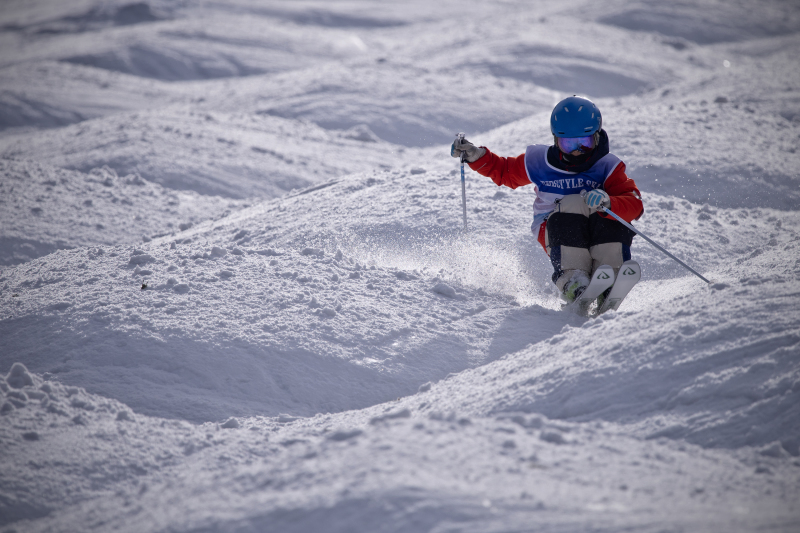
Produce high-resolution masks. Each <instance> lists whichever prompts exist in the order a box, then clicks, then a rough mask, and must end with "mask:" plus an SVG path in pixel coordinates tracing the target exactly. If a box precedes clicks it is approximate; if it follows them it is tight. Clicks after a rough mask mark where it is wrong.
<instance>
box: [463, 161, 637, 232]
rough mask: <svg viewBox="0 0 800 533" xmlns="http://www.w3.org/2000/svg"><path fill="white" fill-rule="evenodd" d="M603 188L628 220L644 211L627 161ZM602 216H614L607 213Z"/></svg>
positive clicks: (616, 169) (612, 207) (635, 217)
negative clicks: (627, 169)
mask: <svg viewBox="0 0 800 533" xmlns="http://www.w3.org/2000/svg"><path fill="white" fill-rule="evenodd" d="M478 161H480V159H479V160H478ZM603 189H604V190H605V191H606V192H607V193H608V196H609V197H611V210H612V211H613V212H614V213H616V214H617V215H619V216H620V217H621V218H622V219H624V220H625V221H626V222H632V221H634V220H636V219H638V218H639V217H640V216H642V213H644V204H642V194H641V193H640V192H639V189H637V188H636V183H635V182H634V181H633V180H632V179H630V178H629V177H628V176H627V175H626V174H625V163H622V162H620V164H619V165H617V168H615V169H614V171H613V172H612V173H611V174H610V175H609V176H608V177H607V178H606V181H605V183H604V184H603ZM602 216H604V217H606V218H612V217H611V216H609V215H606V214H603V215H602Z"/></svg>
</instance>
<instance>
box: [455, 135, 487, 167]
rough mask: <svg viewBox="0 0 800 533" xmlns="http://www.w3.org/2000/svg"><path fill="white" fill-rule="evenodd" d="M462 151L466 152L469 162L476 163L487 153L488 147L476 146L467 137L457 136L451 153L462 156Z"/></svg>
mask: <svg viewBox="0 0 800 533" xmlns="http://www.w3.org/2000/svg"><path fill="white" fill-rule="evenodd" d="M462 153H464V154H466V156H467V157H466V161H467V163H474V162H475V161H477V160H478V159H480V158H481V157H483V155H484V154H485V153H486V149H485V148H480V147H478V146H475V145H474V144H472V143H471V142H469V141H468V140H466V139H463V138H462V139H459V138H457V139H456V140H455V141H454V142H453V145H452V146H451V147H450V155H451V156H453V157H458V158H461V154H462Z"/></svg>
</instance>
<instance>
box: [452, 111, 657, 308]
mask: <svg viewBox="0 0 800 533" xmlns="http://www.w3.org/2000/svg"><path fill="white" fill-rule="evenodd" d="M550 130H551V131H552V133H553V138H554V143H553V145H552V146H547V145H544V144H534V145H531V146H528V148H527V150H526V151H525V153H524V154H522V155H520V156H519V157H500V156H498V155H495V154H493V153H492V152H490V151H489V150H488V149H487V148H486V147H484V146H482V147H477V146H475V145H473V144H472V143H471V142H469V141H467V140H466V139H456V141H455V142H454V143H453V145H452V147H451V149H450V155H452V156H453V157H461V154H462V153H463V154H464V155H465V159H466V161H467V162H468V163H469V166H470V168H471V169H472V170H474V171H476V172H478V173H480V174H482V175H484V176H488V177H490V178H492V181H494V182H495V183H496V184H497V185H505V186H506V187H510V188H512V189H516V188H517V187H522V186H523V185H528V184H531V183H533V184H534V186H535V190H536V200H535V201H534V203H533V224H532V225H531V231H532V232H533V234H534V235H535V236H536V237H537V240H538V241H539V243H540V244H541V245H542V247H543V248H544V250H545V252H546V253H547V255H548V256H549V257H550V262H551V263H552V264H553V268H554V270H555V272H553V277H552V279H553V283H555V284H556V286H557V287H558V290H559V291H560V293H561V295H562V297H563V298H564V300H566V301H567V302H573V301H575V300H576V299H577V298H578V297H580V295H581V294H582V293H583V291H584V290H585V289H586V287H587V286H588V285H589V279H590V278H591V276H592V274H594V271H595V269H597V267H599V266H600V265H610V266H611V267H613V268H614V275H615V277H616V275H617V273H618V271H619V268H620V266H621V265H622V263H623V262H625V261H627V260H629V259H630V258H631V249H630V246H631V241H632V240H633V236H634V233H633V232H632V231H631V230H629V229H628V228H626V227H625V226H623V225H622V224H620V223H619V222H618V221H616V220H614V219H613V218H611V217H610V216H608V215H606V214H605V213H599V212H598V211H597V210H598V208H599V207H600V206H604V207H607V208H609V209H611V211H613V212H614V213H616V214H617V215H619V216H620V217H621V218H623V219H624V220H626V221H627V222H631V221H633V220H635V219H638V218H639V217H640V216H642V213H643V212H644V206H643V205H642V199H641V194H640V193H639V189H637V188H636V184H635V183H634V182H633V180H632V179H630V178H629V177H628V176H627V175H626V174H625V163H623V162H622V161H621V160H620V159H619V158H618V157H616V156H615V155H613V154H611V153H609V147H608V135H607V134H606V132H605V130H603V119H602V116H601V115H600V110H599V109H598V108H597V106H596V105H595V104H594V103H593V102H592V101H591V100H589V99H587V98H582V97H579V96H571V97H569V98H565V99H564V100H562V101H561V102H559V103H558V104H556V107H555V108H554V109H553V112H552V113H551V114H550Z"/></svg>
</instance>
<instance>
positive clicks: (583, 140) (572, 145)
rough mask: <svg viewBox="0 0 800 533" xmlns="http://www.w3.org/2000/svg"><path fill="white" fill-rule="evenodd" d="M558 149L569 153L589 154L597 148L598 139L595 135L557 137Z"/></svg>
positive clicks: (575, 154)
mask: <svg viewBox="0 0 800 533" xmlns="http://www.w3.org/2000/svg"><path fill="white" fill-rule="evenodd" d="M556 145H557V146H558V149H559V150H561V151H562V152H564V153H565V154H569V155H574V156H578V155H582V154H588V153H589V152H591V151H592V150H594V149H595V147H596V145H597V141H596V139H595V135H588V136H586V137H556Z"/></svg>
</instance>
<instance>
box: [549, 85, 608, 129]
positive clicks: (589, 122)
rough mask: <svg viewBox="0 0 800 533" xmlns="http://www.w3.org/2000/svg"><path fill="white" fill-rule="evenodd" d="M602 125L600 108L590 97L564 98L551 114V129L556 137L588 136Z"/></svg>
mask: <svg viewBox="0 0 800 533" xmlns="http://www.w3.org/2000/svg"><path fill="white" fill-rule="evenodd" d="M602 127H603V117H602V116H601V115H600V110H599V109H597V106H596V105H594V102H592V101H591V100H589V99H588V98H583V97H580V96H574V95H573V96H570V97H569V98H564V99H563V100H561V101H560V102H559V103H557V104H556V107H555V108H554V109H553V112H552V113H551V114H550V131H552V132H553V135H555V136H556V137H586V136H589V135H593V134H594V133H596V132H598V131H600V128H602Z"/></svg>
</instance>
